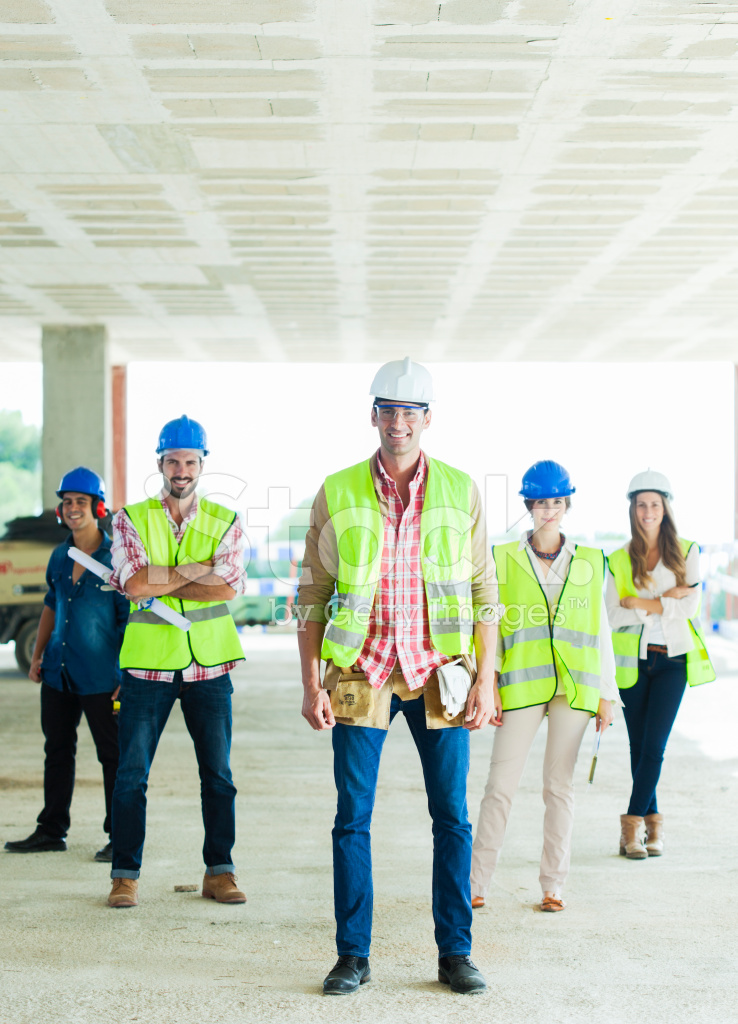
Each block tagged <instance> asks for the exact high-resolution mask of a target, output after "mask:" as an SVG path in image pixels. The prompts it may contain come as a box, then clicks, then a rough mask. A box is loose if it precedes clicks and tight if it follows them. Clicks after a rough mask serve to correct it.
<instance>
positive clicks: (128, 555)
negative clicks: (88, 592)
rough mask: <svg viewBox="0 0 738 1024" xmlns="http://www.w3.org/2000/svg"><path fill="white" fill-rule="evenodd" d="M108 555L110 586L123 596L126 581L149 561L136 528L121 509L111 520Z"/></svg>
mask: <svg viewBox="0 0 738 1024" xmlns="http://www.w3.org/2000/svg"><path fill="white" fill-rule="evenodd" d="M110 554H111V557H112V560H113V574H112V576H111V577H110V585H111V586H112V587H115V589H116V590H119V591H120V592H121V594H124V593H125V589H126V583H127V582H128V580H129V579H130V578H131V576H135V574H136V573H137V572H138V571H139V569H143V568H144V566H146V565H148V564H149V559H148V557H147V555H146V548H145V547H144V546H143V542H142V540H141V538H140V537H139V535H138V531H137V530H136V527H135V526H134V525H133V523H132V522H131V520H130V519H129V517H128V516H127V515H126V513H125V512H124V511H123V509H121V510H120V512H116V514H115V516H114V518H113V543H112V545H111V547H110Z"/></svg>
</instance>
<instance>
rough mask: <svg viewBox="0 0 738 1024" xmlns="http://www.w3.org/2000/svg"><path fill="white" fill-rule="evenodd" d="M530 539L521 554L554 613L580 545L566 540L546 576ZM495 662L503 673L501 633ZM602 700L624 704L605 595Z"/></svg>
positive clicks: (560, 689)
mask: <svg viewBox="0 0 738 1024" xmlns="http://www.w3.org/2000/svg"><path fill="white" fill-rule="evenodd" d="M529 536H530V534H529V533H524V534H523V536H522V537H521V538H520V543H519V545H518V550H519V551H522V550H523V548H525V550H526V551H527V552H528V558H529V560H530V564H531V565H532V566H533V571H534V572H535V574H536V579H537V580H538V582H539V583H540V585H541V587H542V589H543V593H544V596H545V598H546V603H547V604H548V607H549V610H550V609H552V608H556V605H557V604H558V601H559V598H560V597H561V591H562V590H563V589H564V584H565V583H566V577H567V574H568V572H569V565H570V564H571V560H572V557H573V555H574V552H575V550H576V544H575V543H574V541H571V540H569V539H568V538H566V539H565V541H564V545H563V547H562V548H561V551H560V552H559V554H558V555H557V556H556V558H555V559H554V560H553V561H552V562H551V563H550V565H549V566H548V573H546V570H545V569H544V568H543V566H542V565H541V563H540V560H539V559H538V558H536V556H535V555H534V554H533V552H532V551H531V548H530V545H529V544H528V538H529ZM495 661H496V663H495V668H496V670H497V671H498V672H500V671H501V670H502V635H501V634H500V632H499V631H498V633H497V656H496V659H495ZM565 692H566V690H565V689H564V686H563V683H562V682H561V681H559V685H558V687H557V689H556V694H557V696H558V695H559V694H561V693H565ZM600 696H601V697H602V699H603V700H613V701H616V702H617V703H618V704H620V703H621V701H620V695H619V693H618V686H617V683H616V682H615V656H614V654H613V652H612V633H611V632H610V627H609V625H608V621H607V614H606V612H605V601H604V595H603V598H602V609H601V611H600Z"/></svg>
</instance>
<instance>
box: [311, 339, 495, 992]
mask: <svg viewBox="0 0 738 1024" xmlns="http://www.w3.org/2000/svg"><path fill="white" fill-rule="evenodd" d="M370 393H371V394H372V395H373V396H374V405H373V407H372V412H371V422H372V425H373V426H374V427H376V428H377V430H378V432H379V442H380V447H379V450H378V451H377V452H376V453H375V454H374V455H372V456H371V458H369V459H366V460H364V461H363V462H360V463H359V464H358V465H356V466H352V467H350V468H349V469H345V470H342V471H340V472H338V473H335V474H333V475H331V476H329V477H328V478H327V479H326V481H325V483H324V484H323V486H322V487H321V488H320V491H319V492H318V495H317V497H316V499H315V502H314V504H313V520H312V522H313V525H312V526H311V527H310V529H309V531H308V534H307V538H306V550H305V559H304V561H303V575H302V577H301V581H300V587H299V590H298V604H299V615H300V618H301V620H302V621H301V627H300V630H299V632H298V638H299V646H300V658H301V662H302V677H303V685H304V701H303V708H302V714H303V716H304V717H305V718H306V719H307V721H308V722H309V724H310V725H311V726H312V728H313V729H316V730H323V729H331V730H332V737H333V751H334V775H335V780H336V787H337V789H338V810H337V814H336V820H335V827H334V829H333V873H334V901H335V913H336V924H337V932H336V943H337V952H338V961H337V963H336V965H335V966H334V968H333V969H332V970H331V971H330V973H329V974H328V976H327V977H326V979H325V981H324V983H323V991H324V992H325V993H326V994H330V995H343V994H347V993H350V992H355V991H356V990H357V989H358V988H359V986H360V985H362V984H364V983H365V982H367V981H369V979H370V971H369V946H370V941H371V926H372V870H371V841H370V824H371V814H372V808H373V805H374V797H375V793H376V785H377V773H378V769H379V760H380V756H381V751H382V746H383V744H384V740H385V737H386V735H387V729H388V727H389V725H390V723H391V722H392V720H393V719H394V717H395V716H396V715H397V714H398V713H400V712H402V714H403V715H404V716H405V718H406V720H407V723H408V725H409V727H410V731H411V734H412V736H413V740H414V741H415V745H416V747H417V749H418V753H419V755H420V760H421V763H422V766H423V774H424V778H425V786H426V792H427V794H428V807H429V810H430V814H431V817H432V819H433V847H434V850H433V855H434V866H433V916H434V921H435V937H436V943H437V946H438V979H439V981H441V982H444V983H447V984H450V986H451V988H452V989H453V990H454V991H456V992H463V993H474V992H481V991H483V990H484V989H485V988H486V985H485V981H484V978H483V977H482V974H481V973H480V971H479V970H478V969H477V968H476V966H475V965H474V964H473V963H472V961H471V959H470V954H471V920H472V910H471V892H470V887H469V870H470V864H471V842H472V839H471V826H470V825H469V820H468V815H467V807H466V777H467V772H468V768H469V732H470V731H471V730H474V729H481V728H483V727H484V726H485V725H487V724H488V723H490V721H495V722H497V721H498V719H499V711H498V709H497V708H496V706H495V696H494V687H493V680H494V655H495V645H496V634H497V626H496V621H497V607H496V601H497V591H496V586H495V585H494V582H493V580H492V579H491V577H490V578H489V579H488V577H487V565H488V562H487V537H486V528H485V524H484V516H483V513H482V503H481V499H480V496H479V492H478V490H477V488H476V486H475V485H474V483H473V482H472V480H471V479H470V478H469V477H468V476H467V475H466V474H465V473H462V472H461V471H460V470H457V469H453V468H452V467H450V466H447V465H445V464H444V463H442V462H440V461H438V460H437V459H431V458H429V457H428V456H427V455H426V454H425V453H424V452H423V451H422V450H421V448H420V441H421V437H422V434H423V431H425V430H426V429H427V428H428V427H429V426H430V423H431V413H430V411H429V408H428V406H429V403H430V402H431V401H432V399H433V383H432V379H431V376H430V374H429V372H428V371H427V370H426V369H425V367H423V366H420V365H419V364H418V363H413V362H411V360H410V359H404V360H398V361H395V362H391V363H387V364H386V365H385V366H383V367H381V369H380V370H379V372H378V373H377V375H376V377H375V379H374V382H373V384H372V388H371V392H370ZM326 612H328V615H327V614H326ZM485 619H486V621H482V620H485ZM474 653H475V654H476V671H475V668H474V663H473V661H472V656H473V654H474ZM321 657H322V658H324V659H326V661H327V668H326V672H325V678H324V681H323V684H321V679H320V660H321ZM398 853H399V860H401V861H402V862H403V864H404V865H405V867H407V866H408V865H407V854H406V852H404V851H403V850H402V849H401V850H400V851H398Z"/></svg>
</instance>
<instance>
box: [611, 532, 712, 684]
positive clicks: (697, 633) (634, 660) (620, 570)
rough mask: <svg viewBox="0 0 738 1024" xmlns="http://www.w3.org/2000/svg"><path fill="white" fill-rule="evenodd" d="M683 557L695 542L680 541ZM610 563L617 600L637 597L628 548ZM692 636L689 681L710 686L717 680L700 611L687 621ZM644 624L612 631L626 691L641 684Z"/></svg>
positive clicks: (617, 668) (619, 675)
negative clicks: (701, 623)
mask: <svg viewBox="0 0 738 1024" xmlns="http://www.w3.org/2000/svg"><path fill="white" fill-rule="evenodd" d="M679 543H680V544H681V546H682V551H683V553H684V557H685V558H686V557H687V554H688V553H689V549H690V548H691V547H692V545H693V543H694V541H691V540H684V538H683V537H680V538H679ZM607 564H608V565H609V567H610V572H611V573H612V575H613V578H614V580H615V589H616V590H617V592H618V597H619V598H620V599H621V600H622V599H623V598H624V597H638V591H637V590H636V586H635V583H634V582H633V564H632V562H631V560H630V553H629V551H628V550H627V548H618V550H617V551H613V553H612V554H611V555H609V556H608V559H607ZM688 623H689V628H690V632H691V635H692V649H691V650H690V651H687V682H688V683H689V685H690V686H699V685H700V684H701V683H711V682H712V681H713V680H714V678H715V669H714V668H713V667H712V663H711V662H710V656H709V655H708V653H707V648H706V647H705V637H704V634H703V632H702V626H701V625H700V613H699V608H698V609H697V612H696V613H695V616H694V618H692V619H689V620H688ZM642 633H643V626H642V625H634V626H620V627H619V628H618V629H614V630H613V632H612V649H613V652H614V654H615V678H616V680H617V684H618V687H619V688H620V689H621V690H627V689H629V688H630V687H631V686H635V684H636V683H637V682H638V657H639V653H640V648H641V635H642Z"/></svg>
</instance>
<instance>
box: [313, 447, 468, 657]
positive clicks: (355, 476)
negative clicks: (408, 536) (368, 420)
mask: <svg viewBox="0 0 738 1024" xmlns="http://www.w3.org/2000/svg"><path fill="white" fill-rule="evenodd" d="M325 495H326V499H327V503H328V513H329V515H330V521H331V523H332V525H333V528H334V530H335V535H336V550H337V555H338V563H337V566H335V567H334V568H335V570H336V591H335V594H334V595H333V598H332V599H331V605H332V610H333V614H332V616H331V619H330V621H329V623H328V625H327V627H326V631H325V635H324V638H323V648H322V652H321V654H322V657H323V658H325V659H328V658H331V659H332V660H333V661H334V663H335V664H336V665H339V666H341V667H342V668H343V667H348V666H349V665H353V664H354V662H355V661H356V659H357V658H358V657H359V654H360V653H361V649H362V647H363V646H364V641H365V640H366V636H367V633H368V631H369V619H370V615H371V610H372V605H373V604H374V595H375V592H376V589H377V584H378V582H379V579H380V575H381V568H382V551H383V548H384V519H383V517H382V513H381V512H380V510H379V501H378V499H377V493H376V490H375V488H374V481H373V479H372V470H371V460H370V459H367V460H366V461H364V462H359V463H358V464H357V465H355V466H350V467H349V468H348V469H344V470H341V471H340V472H339V473H334V474H333V475H331V476H329V477H327V478H326V481H325ZM471 497H472V482H471V478H470V477H469V476H468V475H467V474H466V473H462V472H461V471H460V470H458V469H453V468H452V467H451V466H447V465H446V464H445V463H443V462H440V461H439V460H438V459H428V475H427V478H426V487H425V498H424V501H423V509H422V512H421V515H420V557H421V564H422V570H423V580H424V584H425V595H426V599H427V602H428V623H429V626H430V637H431V643H432V645H433V647H434V648H435V650H437V651H441V653H443V654H447V655H450V656H452V657H456V656H458V655H461V654H471V651H472V634H473V629H474V610H473V605H472V592H471V579H472V571H473V567H472V556H471V550H472V546H471V527H472V525H473V522H474V520H473V518H472V516H471V513H470V508H471ZM392 571H393V572H394V567H393V568H392ZM421 612H422V609H418V610H417V613H418V614H421Z"/></svg>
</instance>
